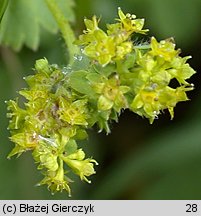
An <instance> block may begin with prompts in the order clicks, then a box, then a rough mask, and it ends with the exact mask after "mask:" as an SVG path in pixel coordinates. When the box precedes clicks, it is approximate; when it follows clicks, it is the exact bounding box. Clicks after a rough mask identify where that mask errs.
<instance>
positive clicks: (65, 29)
mask: <svg viewBox="0 0 201 216" xmlns="http://www.w3.org/2000/svg"><path fill="white" fill-rule="evenodd" d="M45 1H46V4H47V6H48V8H49V10H50V11H51V13H52V15H53V16H54V18H55V20H56V22H57V24H58V26H59V28H60V31H61V33H62V36H63V38H64V41H65V44H66V46H67V48H68V52H69V63H72V62H73V59H74V55H75V54H77V53H79V49H78V47H77V46H76V45H74V44H73V42H74V41H75V35H74V32H73V30H72V28H71V26H70V23H69V22H68V20H67V19H66V17H65V16H64V14H63V13H62V11H61V10H60V8H59V6H58V4H57V1H56V0H45Z"/></svg>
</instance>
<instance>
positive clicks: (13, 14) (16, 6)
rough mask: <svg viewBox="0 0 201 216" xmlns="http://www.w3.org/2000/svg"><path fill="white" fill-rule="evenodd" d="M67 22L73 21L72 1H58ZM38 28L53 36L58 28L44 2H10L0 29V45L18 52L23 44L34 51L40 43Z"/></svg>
mask: <svg viewBox="0 0 201 216" xmlns="http://www.w3.org/2000/svg"><path fill="white" fill-rule="evenodd" d="M57 3H58V5H59V7H60V8H61V10H62V11H63V13H64V14H65V15H66V17H67V19H68V20H69V21H73V20H74V14H73V11H72V6H73V0H58V1H57ZM40 27H43V28H45V29H46V30H47V31H48V32H50V33H52V34H55V33H57V31H58V26H57V24H56V22H55V20H54V19H53V17H52V15H51V13H50V11H49V9H48V7H47V5H46V4H45V1H44V0H29V1H27V0H17V1H10V2H9V5H8V8H7V10H6V13H5V15H4V18H3V19H2V24H1V29H0V44H4V45H6V46H10V47H12V48H13V49H14V50H16V51H19V50H20V49H21V48H22V46H23V45H24V44H25V45H26V46H27V47H29V48H31V49H33V50H36V49H37V48H38V46H39V42H40Z"/></svg>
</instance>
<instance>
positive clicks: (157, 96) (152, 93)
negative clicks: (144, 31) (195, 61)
mask: <svg viewBox="0 0 201 216" xmlns="http://www.w3.org/2000/svg"><path fill="white" fill-rule="evenodd" d="M150 45H151V48H150V49H149V50H148V51H147V52H145V53H143V52H142V51H140V50H136V53H137V59H136V67H135V68H133V69H132V70H131V73H132V77H133V80H134V82H133V84H132V86H133V88H132V90H133V93H134V100H133V101H132V103H131V104H130V108H131V109H132V111H134V112H136V113H137V114H139V115H141V116H145V117H147V118H149V120H150V122H151V123H152V122H153V121H154V119H155V118H157V117H158V115H159V114H160V112H161V111H162V110H164V109H168V110H169V112H170V115H171V118H173V116H174V112H173V109H174V107H175V106H176V104H177V103H178V102H180V101H186V100H188V97H187V95H186V91H189V90H192V89H193V85H192V84H189V83H188V82H187V81H186V79H189V78H190V77H191V76H192V75H193V74H194V73H195V71H194V70H193V69H192V68H191V67H190V66H189V64H188V63H186V61H187V60H188V59H189V58H190V57H185V58H182V57H180V56H179V51H178V50H175V44H174V43H173V42H172V41H171V40H162V41H160V42H157V40H156V39H155V38H154V37H152V38H151V44H150ZM173 79H175V81H177V83H178V84H177V87H176V88H173V87H172V86H171V85H170V82H171V80H173Z"/></svg>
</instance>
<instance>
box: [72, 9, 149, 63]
mask: <svg viewBox="0 0 201 216" xmlns="http://www.w3.org/2000/svg"><path fill="white" fill-rule="evenodd" d="M118 15H119V19H117V21H118V22H117V23H114V24H108V25H107V31H106V32H105V31H103V30H102V29H100V28H99V27H98V22H99V20H97V18H96V16H94V17H93V18H92V20H89V19H85V20H84V22H85V25H86V28H87V29H86V30H85V31H84V34H83V35H80V37H79V40H78V41H77V42H76V44H79V45H84V54H85V55H87V56H88V57H90V58H92V59H93V60H97V61H98V62H99V63H100V64H101V65H103V66H105V65H107V64H108V63H110V62H111V61H115V60H119V59H123V58H124V57H125V56H126V55H127V54H128V53H130V52H131V51H132V49H133V43H132V41H131V35H132V34H133V33H140V34H144V33H146V32H147V30H143V26H144V19H136V16H135V15H130V14H126V15H125V14H124V13H123V12H122V10H121V9H120V8H119V10H118Z"/></svg>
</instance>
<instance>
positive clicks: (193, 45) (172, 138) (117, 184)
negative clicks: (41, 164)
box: [0, 0, 201, 199]
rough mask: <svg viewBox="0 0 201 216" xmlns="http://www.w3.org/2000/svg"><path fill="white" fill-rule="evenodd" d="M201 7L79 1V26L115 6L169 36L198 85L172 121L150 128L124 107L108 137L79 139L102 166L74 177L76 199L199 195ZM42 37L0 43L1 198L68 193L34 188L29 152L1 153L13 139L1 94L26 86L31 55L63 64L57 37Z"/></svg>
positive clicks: (156, 32)
mask: <svg viewBox="0 0 201 216" xmlns="http://www.w3.org/2000/svg"><path fill="white" fill-rule="evenodd" d="M200 5H201V2H200V1H199V0H192V1H182V0H176V1H175V0H174V1H173V0H171V1H168V0H166V1H160V0H156V1H150V0H141V1H139V0H132V1H131V0H125V1H116V0H112V1H107V0H102V1H99V0H94V1H91V0H86V1H81V0H77V1H76V16H77V19H78V23H77V24H76V26H75V29H76V31H77V32H81V31H82V29H83V26H82V24H81V23H82V20H83V17H85V16H86V17H91V16H92V15H93V14H97V15H98V14H100V15H102V17H104V21H105V22H111V20H112V17H114V16H115V14H116V8H117V7H118V6H120V7H121V8H122V9H123V10H125V11H129V12H131V13H135V14H137V16H138V17H145V19H146V21H147V22H146V26H145V27H146V28H150V29H152V32H151V34H153V35H156V36H158V38H160V39H164V38H168V37H170V36H173V37H174V38H175V40H176V43H177V44H179V47H182V53H183V54H184V55H192V56H193V58H192V60H189V63H190V64H191V65H192V67H193V68H194V69H195V70H196V71H197V72H198V73H197V74H196V75H194V76H193V78H192V79H191V82H193V83H195V90H194V91H192V93H190V94H189V98H190V99H191V100H190V101H189V102H187V103H181V104H179V105H178V106H177V107H176V109H175V118H174V120H173V121H170V120H169V118H168V115H167V117H166V115H164V117H162V118H160V120H157V121H155V122H154V124H153V125H151V126H150V125H149V124H148V123H147V121H146V120H143V119H141V118H139V117H137V116H136V115H133V114H131V113H129V112H125V113H123V114H122V117H121V118H120V120H119V124H118V125H117V124H113V126H112V134H111V135H109V136H107V137H106V136H105V135H103V134H101V135H100V134H98V135H97V134H94V133H93V132H90V133H91V134H90V136H89V137H90V138H89V142H90V144H89V145H88V147H87V145H86V146H85V143H84V142H83V143H81V145H83V148H85V149H87V154H88V155H92V153H93V155H94V158H96V159H97V161H99V163H100V164H102V166H101V165H100V166H99V168H98V170H97V175H96V176H93V177H92V181H93V184H91V185H83V184H80V183H79V181H77V180H75V183H74V184H73V187H72V193H73V194H74V196H73V198H74V199H92V198H93V199H201V187H200V181H201V168H200V167H201V166H200V164H201V159H200V158H201V157H200V154H201V149H200V146H201V141H200V140H201V137H200V131H201V111H200V110H201V109H200V106H201V103H200V99H201V95H200V90H201V88H200V75H199V71H200V68H201V64H200V54H201V47H200V40H201V30H200V27H199V26H200V24H199V22H200V19H201V14H200V7H201V6H200ZM168 8H170V10H168ZM40 42H41V43H40V46H39V50H38V52H36V53H34V52H32V51H30V50H28V49H26V48H23V49H22V50H21V52H20V53H19V54H16V53H15V52H13V51H11V50H10V49H7V48H5V47H1V49H0V55H1V56H0V88H1V91H0V98H1V101H0V102H1V106H0V113H1V115H0V121H1V129H0V130H1V135H2V136H1V145H0V155H1V157H0V171H1V179H0V198H1V199H67V196H66V195H60V194H57V195H55V196H50V195H49V193H48V192H46V188H44V190H41V188H38V187H33V185H34V184H36V183H37V182H38V181H39V179H40V178H41V176H39V175H38V174H37V172H33V170H34V169H35V167H36V165H35V164H34V163H33V161H32V159H31V156H30V155H29V154H28V155H24V156H22V157H21V158H20V159H18V160H11V161H8V160H7V159H6V156H7V154H8V152H9V151H10V150H11V144H10V143H9V141H8V136H9V134H8V132H7V130H6V127H7V125H8V124H7V119H6V117H5V116H6V105H5V104H4V100H8V99H9V98H13V97H14V96H15V95H16V93H15V91H16V90H17V89H20V88H21V87H24V86H23V85H24V84H23V82H22V77H23V76H25V75H29V74H32V73H33V72H32V71H31V68H32V66H33V65H34V62H35V60H36V59H38V58H41V57H44V56H46V57H47V58H48V59H49V61H50V62H51V63H55V62H57V63H59V64H61V65H62V64H63V65H65V62H66V60H65V59H64V58H63V54H64V53H65V50H64V48H61V47H62V46H61V45H62V43H63V42H62V41H61V40H58V36H53V35H50V34H49V33H47V32H46V31H44V30H43V29H41V40H40ZM172 85H173V86H174V83H172ZM16 185H17V186H16Z"/></svg>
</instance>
